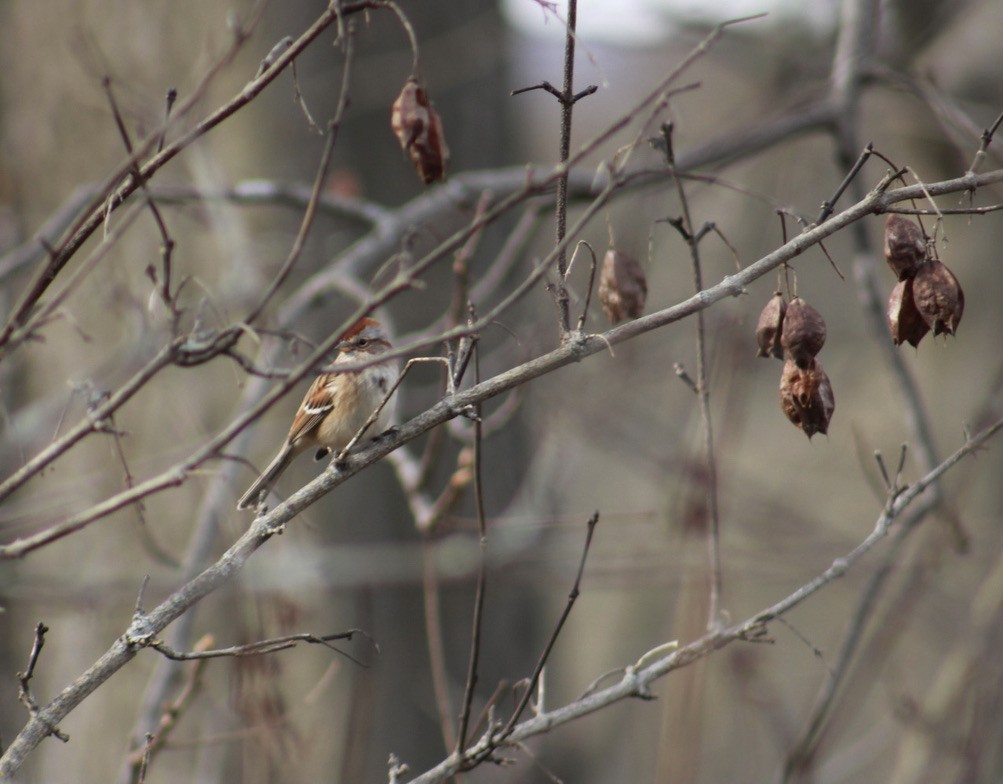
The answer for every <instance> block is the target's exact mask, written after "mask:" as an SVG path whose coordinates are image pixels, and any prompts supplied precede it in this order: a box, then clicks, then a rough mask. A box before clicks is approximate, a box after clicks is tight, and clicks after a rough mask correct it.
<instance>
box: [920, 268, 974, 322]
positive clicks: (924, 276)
mask: <svg viewBox="0 0 1003 784" xmlns="http://www.w3.org/2000/svg"><path fill="white" fill-rule="evenodd" d="M912 297H913V300H914V301H915V303H916V310H918V311H919V314H920V315H921V316H922V317H923V321H925V322H926V323H927V324H928V325H929V326H930V328H931V329H932V330H933V334H934V335H943V334H945V333H946V334H948V335H953V334H954V333H955V331H956V330H957V329H958V324H959V323H960V322H961V314H962V313H963V312H964V310H965V292H963V291H962V290H961V285H960V284H959V283H958V279H957V278H956V277H954V273H953V272H951V270H949V269H948V268H947V267H946V266H945V265H944V264H943V263H942V262H940V261H937V260H936V259H933V260H931V261H928V262H927V263H926V264H921V265H920V267H919V269H918V270H916V276H915V277H914V278H913V281H912Z"/></svg>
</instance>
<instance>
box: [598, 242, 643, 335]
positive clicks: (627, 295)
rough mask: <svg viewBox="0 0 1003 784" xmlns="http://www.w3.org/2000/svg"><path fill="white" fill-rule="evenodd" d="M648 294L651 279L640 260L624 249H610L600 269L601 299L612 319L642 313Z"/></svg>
mask: <svg viewBox="0 0 1003 784" xmlns="http://www.w3.org/2000/svg"><path fill="white" fill-rule="evenodd" d="M647 298H648V282H647V280H646V278H645V276H644V268H643V267H642V266H641V264H640V262H639V261H638V260H637V259H635V258H634V257H633V256H631V255H629V254H627V253H624V252H623V251H622V250H617V249H616V248H610V249H609V250H607V251H606V255H605V256H604V257H603V262H602V271H601V272H600V273H599V302H600V303H601V304H602V309H603V313H605V314H606V316H607V318H609V320H610V323H611V324H616V323H618V322H620V321H623V320H624V319H635V318H637V317H638V316H640V315H641V314H642V313H643V312H644V303H645V300H646V299H647Z"/></svg>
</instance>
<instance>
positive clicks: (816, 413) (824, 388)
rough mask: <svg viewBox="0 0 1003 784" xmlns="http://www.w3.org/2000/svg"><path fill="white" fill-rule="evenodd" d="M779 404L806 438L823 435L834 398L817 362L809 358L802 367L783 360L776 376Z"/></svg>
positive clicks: (832, 408) (827, 377)
mask: <svg viewBox="0 0 1003 784" xmlns="http://www.w3.org/2000/svg"><path fill="white" fill-rule="evenodd" d="M780 407H781V408H782V409H783V411H784V414H786V416H787V418H788V419H789V420H790V421H791V422H792V423H793V424H794V426H795V427H797V428H799V429H800V430H802V431H804V434H805V435H806V436H808V438H809V439H810V438H811V437H812V436H813V435H815V434H816V433H822V434H823V435H825V434H826V433H827V432H828V431H829V422H830V420H831V419H832V412H833V411H834V410H835V408H836V400H835V398H834V397H833V394H832V383H831V382H830V381H829V376H827V375H826V373H825V371H824V370H823V369H822V363H821V362H819V361H818V360H817V359H812V361H811V363H810V364H809V366H808V367H806V368H802V367H798V365H797V363H796V362H794V361H793V360H791V359H788V360H787V361H786V362H785V363H784V372H783V374H782V375H781V377H780Z"/></svg>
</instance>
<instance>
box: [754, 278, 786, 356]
mask: <svg viewBox="0 0 1003 784" xmlns="http://www.w3.org/2000/svg"><path fill="white" fill-rule="evenodd" d="M786 312H787V303H786V302H784V298H783V295H781V293H780V292H779V291H776V292H774V293H773V296H772V297H771V298H770V301H769V302H767V303H766V307H764V308H763V310H762V312H761V313H760V314H759V322H758V323H757V324H756V343H758V344H759V354H758V356H760V357H776V358H777V359H783V358H784V349H783V346H782V345H781V344H780V335H781V333H782V330H783V326H784V314H785V313H786Z"/></svg>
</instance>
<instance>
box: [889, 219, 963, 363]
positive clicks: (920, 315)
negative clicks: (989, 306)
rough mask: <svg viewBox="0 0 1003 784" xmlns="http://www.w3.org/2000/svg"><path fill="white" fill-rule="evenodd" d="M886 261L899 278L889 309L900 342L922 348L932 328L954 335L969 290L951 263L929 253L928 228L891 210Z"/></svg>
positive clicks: (892, 325)
mask: <svg viewBox="0 0 1003 784" xmlns="http://www.w3.org/2000/svg"><path fill="white" fill-rule="evenodd" d="M885 260H886V261H887V262H888V266H889V267H891V269H892V272H894V273H895V276H896V277H897V278H898V283H897V284H896V285H895V288H894V289H892V293H891V296H890V297H889V298H888V311H887V313H888V329H889V330H891V333H892V340H893V341H894V342H895V345H896V346H899V345H901V344H902V343H909V344H910V345H911V346H913V347H917V346H919V342H920V341H921V340H922V339H923V338H924V337H925V336H926V333H927V332H929V331H930V330H931V329H932V330H933V334H934V335H943V334H948V335H953V334H954V333H955V331H956V330H957V328H958V324H959V323H960V322H961V314H962V313H963V312H964V310H965V293H964V292H963V291H962V290H961V285H960V284H959V283H958V279H957V278H956V277H954V273H953V272H951V270H949V269H948V268H947V265H945V264H944V263H943V262H941V261H940V260H939V259H935V258H931V257H930V254H929V246H928V245H927V242H926V239H925V237H924V236H923V230H922V229H921V228H920V227H919V226H917V225H916V224H915V223H914V222H913V221H911V220H909V219H908V218H904V217H903V216H901V215H895V214H892V215H889V216H888V220H886V221H885Z"/></svg>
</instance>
